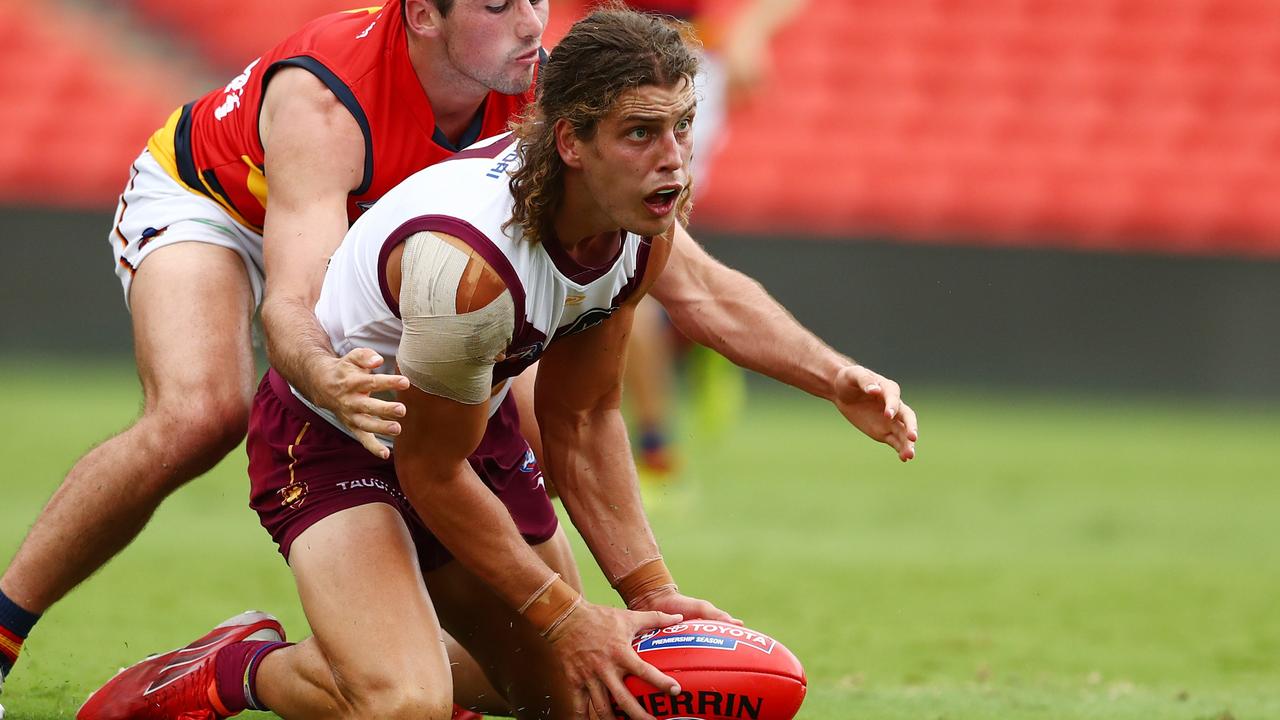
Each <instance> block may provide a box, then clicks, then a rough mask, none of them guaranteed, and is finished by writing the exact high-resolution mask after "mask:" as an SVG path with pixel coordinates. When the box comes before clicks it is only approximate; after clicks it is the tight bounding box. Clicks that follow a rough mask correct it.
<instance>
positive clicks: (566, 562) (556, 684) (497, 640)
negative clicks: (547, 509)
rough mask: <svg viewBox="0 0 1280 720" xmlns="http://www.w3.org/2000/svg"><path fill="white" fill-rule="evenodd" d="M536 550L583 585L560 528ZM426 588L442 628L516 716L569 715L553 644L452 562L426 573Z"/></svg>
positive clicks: (565, 688)
mask: <svg viewBox="0 0 1280 720" xmlns="http://www.w3.org/2000/svg"><path fill="white" fill-rule="evenodd" d="M535 550H536V551H537V553H538V554H539V555H540V556H541V557H542V559H543V560H544V561H546V563H547V564H548V565H549V566H550V567H551V568H552V569H553V570H555V571H556V572H558V573H560V574H561V575H562V576H564V578H565V579H566V580H567V581H568V582H569V583H570V584H573V585H575V586H578V587H580V586H581V580H580V578H579V575H578V570H577V566H576V565H575V563H574V560H573V553H572V551H571V550H570V548H569V541H568V538H567V537H566V535H565V534H564V529H563V528H561V529H560V530H558V531H557V532H556V534H555V536H554V537H552V539H551V540H548V541H547V542H545V543H543V544H541V545H539V546H537V547H536V548H535ZM427 587H428V588H429V589H430V592H431V598H432V600H433V601H434V602H435V605H436V607H437V608H438V609H439V612H440V618H441V622H442V623H443V624H444V626H445V628H447V629H448V631H449V632H450V633H451V634H452V635H453V636H454V637H456V638H457V639H458V641H459V642H461V643H462V644H463V645H464V646H465V647H466V648H467V649H468V650H469V651H470V652H471V654H472V655H473V656H474V657H475V658H476V659H477V660H478V661H479V662H480V666H481V667H482V668H484V670H485V672H487V673H488V674H489V679H490V680H491V681H492V682H493V685H494V687H496V688H498V690H499V691H500V692H502V693H503V695H504V696H506V699H507V701H508V702H509V703H510V706H511V707H512V708H513V709H514V712H515V716H516V717H517V718H520V720H529V719H532V718H567V717H571V716H572V714H573V711H572V706H573V698H572V693H570V692H569V688H568V685H567V683H566V682H565V679H564V676H563V675H562V674H561V671H560V663H559V661H558V659H557V658H556V657H555V656H554V654H553V653H552V651H551V646H550V645H549V644H548V643H547V641H546V640H544V639H543V638H541V637H539V636H538V633H537V631H535V630H534V629H533V628H532V627H531V626H530V625H529V624H528V623H527V622H526V621H525V620H524V619H523V618H521V617H519V615H518V614H517V613H516V612H515V611H514V610H512V609H511V608H510V607H508V606H507V605H506V603H504V602H502V600H500V599H499V598H498V596H497V595H495V594H494V593H493V591H492V590H490V589H489V587H488V586H487V585H485V584H484V583H483V582H482V581H481V580H480V579H479V578H477V577H476V576H474V575H472V574H471V572H470V571H469V570H467V569H466V568H465V567H463V566H462V564H461V563H458V562H452V563H449V564H448V565H446V566H444V567H442V568H440V569H439V570H436V571H434V572H431V573H428V574H427Z"/></svg>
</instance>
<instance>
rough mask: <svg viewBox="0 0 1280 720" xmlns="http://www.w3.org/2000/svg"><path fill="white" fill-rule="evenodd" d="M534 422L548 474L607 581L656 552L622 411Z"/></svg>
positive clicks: (612, 580) (614, 579) (656, 554)
mask: <svg viewBox="0 0 1280 720" xmlns="http://www.w3.org/2000/svg"><path fill="white" fill-rule="evenodd" d="M540 422H541V423H542V442H543V448H544V453H545V463H546V466H547V471H548V474H549V475H550V476H551V477H554V478H556V489H557V490H558V491H559V493H560V499H561V500H562V501H563V502H564V507H565V510H566V511H568V513H569V517H570V519H571V520H572V521H573V525H574V527H576V528H577V529H578V532H579V533H580V534H581V535H582V539H583V540H584V541H585V542H586V544H587V547H588V548H589V549H590V550H591V554H592V555H593V556H594V557H595V559H596V563H597V564H598V565H599V566H600V569H601V571H602V572H603V573H604V575H605V577H606V578H607V579H608V580H609V582H610V583H613V582H615V581H616V580H617V579H618V578H620V577H622V576H624V575H626V574H628V573H629V572H631V571H632V570H634V569H635V568H636V567H637V566H638V565H640V564H641V563H643V562H644V561H645V560H648V559H651V558H654V557H657V556H658V554H659V550H658V542H657V540H656V539H655V538H654V536H653V531H652V529H651V528H650V527H649V520H648V518H647V517H646V516H645V513H644V506H643V504H642V503H641V500H640V490H639V487H638V484H637V482H636V474H635V465H634V462H633V461H632V459H631V449H630V446H629V444H628V442H627V428H626V424H625V423H624V422H623V420H622V414H621V413H620V412H618V411H617V410H616V409H615V410H600V411H592V412H583V413H577V414H575V415H574V416H573V417H570V418H556V419H550V418H540Z"/></svg>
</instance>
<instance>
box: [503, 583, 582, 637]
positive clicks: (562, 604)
mask: <svg viewBox="0 0 1280 720" xmlns="http://www.w3.org/2000/svg"><path fill="white" fill-rule="evenodd" d="M581 604H582V595H581V594H579V593H578V591H577V590H574V589H573V587H572V586H571V585H569V583H567V582H565V581H564V580H563V579H561V577H560V573H555V574H553V575H552V576H551V577H550V578H548V579H547V581H546V582H545V583H543V585H542V587H540V588H538V589H537V590H536V591H534V593H533V594H532V595H530V596H529V599H528V600H526V601H525V603H524V605H521V606H520V609H519V611H518V612H519V613H520V614H521V615H523V616H524V618H525V619H526V620H528V621H529V622H530V623H532V624H533V626H534V627H535V628H537V630H538V634H539V635H541V636H542V637H546V636H548V635H550V634H551V633H552V632H553V631H554V630H555V629H556V628H558V627H560V625H561V624H562V623H564V621H565V620H567V619H569V616H570V615H572V614H573V611H574V610H577V609H578V606H579V605H581Z"/></svg>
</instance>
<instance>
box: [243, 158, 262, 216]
mask: <svg viewBox="0 0 1280 720" xmlns="http://www.w3.org/2000/svg"><path fill="white" fill-rule="evenodd" d="M240 159H241V160H243V161H244V164H245V165H248V166H249V176H248V177H246V178H245V184H246V185H248V186H249V192H251V193H253V196H254V197H256V198H258V202H260V203H262V207H264V208H265V207H266V206H267V176H266V175H264V174H263V173H262V168H260V167H258V166H257V165H254V164H253V161H252V160H250V159H249V156H248V155H241V156H240Z"/></svg>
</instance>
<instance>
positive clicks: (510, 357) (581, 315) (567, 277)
mask: <svg viewBox="0 0 1280 720" xmlns="http://www.w3.org/2000/svg"><path fill="white" fill-rule="evenodd" d="M519 164H520V160H519V156H518V155H517V153H516V152H515V138H514V137H513V136H512V135H511V134H509V133H507V134H503V135H499V136H496V137H494V138H490V139H488V140H481V141H480V142H478V143H476V144H475V145H472V146H471V147H469V148H467V149H466V150H463V151H462V152H460V153H458V154H456V155H454V156H453V157H451V158H449V159H447V160H445V161H443V162H440V163H438V164H436V165H432V166H430V167H428V168H426V169H425V170H421V171H419V172H417V173H415V174H413V175H411V176H409V177H408V178H407V179H405V180H404V181H403V182H401V183H400V184H399V185H397V186H396V187H394V188H393V189H392V190H391V191H390V192H388V193H387V194H386V195H383V196H382V198H381V199H380V200H378V202H377V204H375V205H374V206H373V207H372V208H370V209H369V210H368V211H367V212H366V213H365V214H364V215H362V216H361V217H360V219H359V220H357V221H356V222H355V224H354V225H352V226H351V229H350V230H349V231H348V232H347V236H346V239H344V240H343V242H342V245H341V246H339V247H338V250H337V251H336V252H335V253H334V254H333V257H332V259H330V261H329V269H328V271H327V272H326V273H325V278H324V286H323V288H322V289H321V291H320V299H319V301H318V302H317V303H316V315H317V317H318V318H319V319H320V324H321V325H322V326H323V327H324V329H325V331H326V332H327V333H328V334H329V341H330V342H332V343H333V348H334V350H336V351H337V353H338V355H345V354H346V353H348V352H350V351H351V350H353V349H355V348H360V347H366V348H372V349H373V350H376V351H377V352H378V353H379V354H381V355H382V356H383V358H385V359H386V362H385V363H384V365H383V367H382V369H383V371H384V372H394V371H395V367H396V364H395V355H396V351H397V350H398V348H399V346H400V334H401V328H402V326H401V324H400V307H399V302H398V301H397V298H395V297H392V296H391V294H390V292H389V291H388V288H387V282H386V275H385V273H384V267H385V265H386V257H387V256H388V255H389V254H390V253H391V251H392V250H394V249H395V247H396V246H397V245H399V244H400V243H402V242H404V240H405V239H407V238H408V237H409V236H411V235H413V234H415V233H419V232H423V231H428V232H439V233H444V234H448V235H453V236H455V237H458V238H460V239H462V240H463V241H465V242H466V243H467V244H468V245H469V246H471V247H472V248H473V249H474V250H475V251H476V252H477V253H479V254H480V256H481V257H483V258H484V259H485V261H486V262H488V263H489V265H490V266H492V267H493V269H494V270H496V271H497V273H498V275H499V276H500V277H501V278H502V280H503V282H504V283H505V284H506V286H507V288H508V289H509V290H510V291H511V299H512V301H513V304H514V305H515V329H514V332H513V334H512V341H511V344H510V345H509V346H508V347H507V352H506V359H505V360H503V361H502V362H499V363H498V364H497V365H496V366H495V368H494V383H495V386H496V385H497V384H498V383H499V381H501V390H500V392H498V393H495V394H494V396H493V398H492V399H491V400H490V404H489V409H490V414H492V413H493V412H494V411H496V410H497V408H498V405H499V404H500V403H501V401H502V399H503V398H504V397H505V396H506V392H507V388H508V386H509V385H510V383H509V382H508V380H509V379H510V378H512V377H515V376H516V375H518V374H520V372H521V371H522V370H524V369H525V368H526V367H528V366H529V365H531V364H533V362H534V361H536V360H537V359H538V357H539V356H540V355H541V354H542V351H543V350H544V349H545V348H546V346H547V344H548V343H550V342H552V341H553V340H554V339H555V338H558V337H563V336H566V335H571V334H573V333H576V332H581V331H583V330H586V329H588V328H590V327H593V326H594V325H597V324H598V323H600V322H601V321H603V320H605V319H606V318H608V317H609V316H610V315H611V314H612V313H613V312H614V310H616V309H617V308H618V306H619V305H620V304H621V303H622V301H623V300H625V299H626V298H627V297H628V296H630V295H631V294H632V293H633V292H634V291H635V289H636V287H637V286H638V285H639V284H640V280H641V278H642V277H643V275H644V270H645V265H646V263H647V261H648V258H649V249H650V239H649V238H645V237H640V236H638V235H635V234H634V233H629V232H622V233H621V235H622V241H621V243H619V249H618V253H617V254H616V255H615V256H614V258H613V259H612V260H610V261H609V262H608V263H606V264H605V265H602V266H600V267H586V266H583V265H580V264H578V263H577V262H576V261H574V260H573V258H571V257H570V256H569V255H568V254H567V253H565V252H564V250H563V249H561V247H560V244H559V242H558V241H556V240H555V239H551V240H549V241H548V242H546V243H536V244H535V243H532V242H530V241H528V240H526V239H525V238H524V233H523V231H522V230H521V229H520V228H519V227H518V226H512V227H509V228H505V229H504V227H503V225H504V224H505V223H506V222H507V221H508V220H509V219H510V217H511V209H512V206H513V200H512V197H511V191H510V187H509V183H510V180H511V178H510V177H509V173H510V172H512V171H513V170H515V169H516V168H517V167H518V166H519ZM294 394H295V395H298V397H299V398H300V399H302V400H303V402H307V401H306V399H305V398H303V397H302V396H301V395H300V394H299V393H298V392H297V391H296V390H294ZM307 404H308V405H310V403H307ZM312 408H313V409H315V410H316V411H317V412H318V413H320V414H321V415H322V416H323V417H325V419H327V420H329V422H331V423H333V424H334V425H335V426H337V427H338V428H339V429H342V430H343V431H344V432H345V431H346V428H345V427H343V426H342V425H341V423H339V422H338V421H337V420H336V419H335V418H334V416H333V415H332V414H331V413H329V412H327V411H325V410H323V409H321V408H316V407H315V406H312ZM382 439H383V441H384V442H385V443H387V444H388V445H389V444H390V442H389V438H382Z"/></svg>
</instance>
